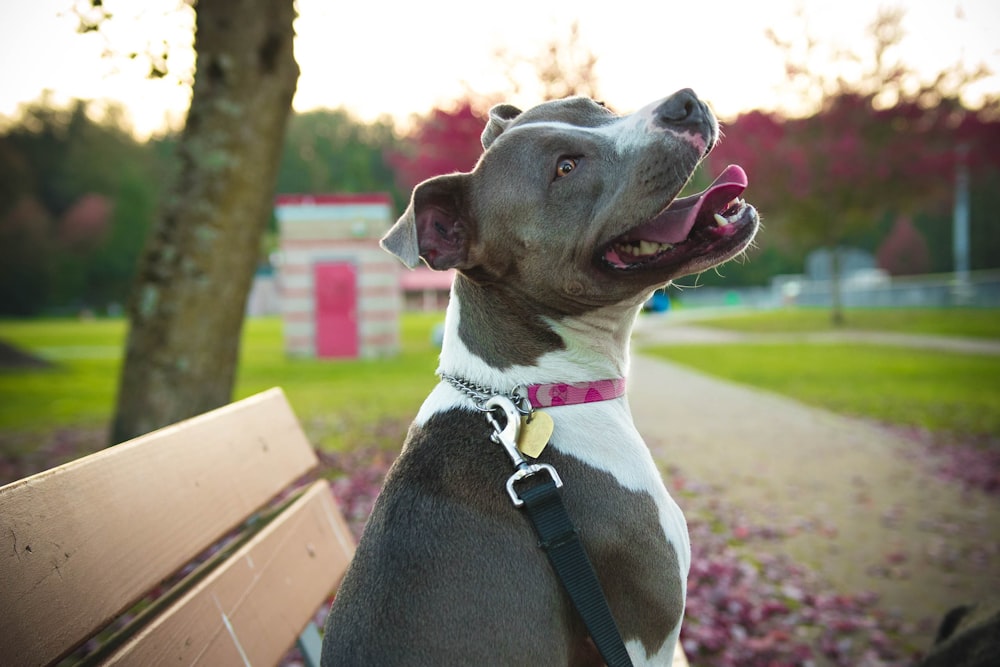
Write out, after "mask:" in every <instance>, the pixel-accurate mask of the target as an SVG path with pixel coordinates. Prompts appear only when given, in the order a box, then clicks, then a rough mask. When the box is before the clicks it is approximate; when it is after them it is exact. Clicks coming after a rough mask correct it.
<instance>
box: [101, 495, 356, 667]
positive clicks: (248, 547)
mask: <svg viewBox="0 0 1000 667" xmlns="http://www.w3.org/2000/svg"><path fill="white" fill-rule="evenodd" d="M353 553H354V538H353V536H352V535H351V531H350V529H349V528H348V527H347V524H346V523H345V522H344V519H343V517H342V516H341V514H340V510H339V509H338V508H337V506H336V504H335V502H334V500H333V496H332V495H331V492H330V486H329V484H328V483H327V482H325V481H323V480H320V481H317V482H314V483H313V484H312V486H310V487H309V489H308V491H307V492H306V493H305V494H303V496H302V497H300V498H298V499H297V500H296V501H295V503H294V504H293V505H292V506H291V507H289V508H288V509H287V510H285V511H284V512H282V513H281V514H280V515H279V516H278V518H277V519H275V520H274V521H273V522H272V523H270V524H269V525H268V526H267V527H266V528H264V530H262V531H261V532H260V533H258V534H257V535H255V536H254V538H253V539H252V540H250V542H248V543H247V544H245V545H243V546H242V547H241V548H240V549H239V550H237V551H236V553H234V554H233V555H232V556H231V557H230V558H229V559H228V560H226V562H225V564H224V565H222V566H220V567H219V568H217V569H215V570H213V571H212V573H211V574H210V575H209V576H208V577H206V578H205V579H204V580H203V581H201V582H199V583H198V585H197V586H195V588H193V589H192V590H191V591H189V592H188V593H187V594H186V595H185V596H184V597H182V598H181V599H179V600H178V601H177V602H176V603H174V605H173V606H172V607H171V608H170V609H168V610H166V611H165V612H163V613H161V614H160V615H159V616H158V617H157V619H156V620H155V621H154V622H153V623H152V624H150V626H149V627H147V628H145V629H144V630H143V631H142V632H140V633H139V634H138V635H137V636H136V637H134V638H133V639H132V641H131V642H130V643H128V644H126V645H124V646H123V647H122V648H121V649H120V650H119V651H118V652H117V653H116V654H114V655H113V656H112V657H111V658H110V659H109V660H108V662H107V663H106V664H109V665H143V666H144V667H145V666H151V665H198V664H200V665H206V666H211V667H214V666H216V665H241V664H247V663H248V661H249V663H250V664H254V665H273V664H276V663H277V662H278V660H279V659H280V658H281V657H282V656H283V655H284V654H285V652H286V651H287V650H288V647H289V646H291V645H292V644H293V643H294V642H295V638H296V637H297V636H298V635H299V633H300V632H301V631H302V628H303V627H304V626H305V625H306V623H307V621H308V620H309V619H310V617H311V616H312V614H313V613H314V612H315V611H316V610H317V609H319V608H320V606H321V605H322V604H323V602H324V600H325V599H326V597H327V595H328V594H329V592H330V591H331V590H332V589H333V588H334V587H335V586H336V585H337V584H338V583H339V582H340V579H341V577H342V576H343V573H344V571H345V570H346V569H347V565H348V563H350V559H351V556H352V555H353ZM250 658H252V659H250Z"/></svg>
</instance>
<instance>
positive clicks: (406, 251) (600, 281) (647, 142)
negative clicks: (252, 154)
mask: <svg viewBox="0 0 1000 667" xmlns="http://www.w3.org/2000/svg"><path fill="white" fill-rule="evenodd" d="M717 139H718V126H717V124H716V121H715V118H714V116H713V115H712V113H711V111H710V110H709V109H708V107H707V106H706V105H705V104H703V103H702V102H701V101H700V100H699V99H698V98H697V97H695V95H694V94H693V93H692V92H691V91H688V90H683V91H680V92H678V93H675V94H674V95H672V96H670V97H667V98H664V99H662V100H658V101H657V102H654V103H653V104H650V105H648V106H647V107H645V108H643V109H641V110H639V111H637V112H635V113H633V114H630V115H626V116H618V115H616V114H614V113H612V112H611V111H609V110H608V109H606V108H605V107H603V106H602V105H600V104H598V103H595V102H593V101H592V100H589V99H586V98H569V99H565V100H559V101H554V102H547V103H545V104H542V105H540V106H537V107H534V108H532V109H529V110H528V111H525V112H522V111H520V110H519V109H517V108H516V107H513V106H511V105H506V104H503V105H498V106H495V107H494V108H493V109H492V110H491V111H490V118H489V121H488V123H487V125H486V128H485V130H484V131H483V133H482V143H483V148H484V153H483V155H482V157H481V158H480V160H479V162H478V164H477V165H476V167H475V168H474V169H473V170H472V172H470V173H459V174H450V175H445V176H439V177H436V178H432V179H430V180H428V181H425V182H423V183H421V184H420V185H418V186H417V187H416V188H415V189H414V191H413V196H412V199H411V201H410V205H409V206H408V208H407V209H406V211H405V212H404V214H403V215H402V217H401V218H400V219H399V221H398V222H397V223H396V224H395V225H394V226H393V228H392V229H391V230H390V231H389V233H388V234H387V235H386V236H385V238H384V239H383V240H382V245H383V247H384V248H385V249H386V250H388V251H390V252H392V253H393V254H395V255H396V256H397V257H399V258H400V259H401V260H402V261H403V262H404V263H405V264H406V265H407V266H410V267H411V268H412V267H414V266H416V265H417V264H418V263H419V262H420V260H421V259H423V261H424V262H426V263H427V265H428V266H430V267H431V268H433V269H449V268H455V269H458V270H459V271H460V272H461V273H463V274H464V275H466V276H468V277H469V278H470V279H472V280H473V281H475V282H477V283H480V284H489V283H494V284H500V283H503V284H506V285H511V284H516V285H517V286H518V288H519V289H520V290H522V291H523V292H524V293H525V294H536V295H540V299H543V300H544V301H545V302H546V303H547V304H549V305H550V306H552V305H554V304H561V305H557V306H556V307H557V309H558V310H560V311H562V312H566V313H569V312H579V311H581V310H586V309H590V308H594V307H599V306H602V305H607V304H610V303H618V302H621V301H623V300H627V299H630V298H633V299H634V298H643V297H644V296H645V295H646V294H648V292H649V290H650V289H652V288H654V287H658V286H661V285H663V284H665V283H667V282H669V281H670V280H672V279H674V278H677V277H680V276H683V275H688V274H691V273H696V272H699V271H703V270H705V269H708V268H710V267H712V266H715V265H717V264H719V263H721V262H724V261H726V260H728V259H730V258H732V257H733V256H735V255H737V254H738V253H740V252H742V251H743V250H744V249H745V248H746V247H747V245H749V243H750V242H751V240H752V239H753V236H754V234H755V233H756V230H757V227H758V217H757V213H756V211H755V210H754V209H753V207H752V206H749V205H747V204H745V203H744V202H743V201H742V200H741V199H740V195H741V194H742V193H743V190H744V189H745V188H746V185H747V181H746V175H745V174H744V173H743V170H742V169H740V168H739V167H736V166H732V167H729V168H727V169H726V170H725V171H724V172H723V174H722V175H721V176H719V178H717V179H716V181H715V182H714V183H713V184H712V185H711V186H710V187H709V188H708V189H706V190H705V191H704V192H702V193H700V194H697V195H693V196H691V197H685V198H682V199H677V195H678V193H679V192H680V191H681V188H682V187H683V186H684V185H685V183H687V181H688V180H689V179H690V177H691V174H692V173H693V172H694V169H695V168H696V167H697V165H698V163H699V162H700V161H701V160H702V158H704V157H705V155H706V154H707V153H708V152H709V151H710V150H711V149H712V147H713V146H714V144H715V142H716V141H717Z"/></svg>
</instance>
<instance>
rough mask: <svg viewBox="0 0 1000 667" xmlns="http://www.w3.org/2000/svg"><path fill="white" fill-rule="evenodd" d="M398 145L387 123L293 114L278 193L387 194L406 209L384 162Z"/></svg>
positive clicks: (323, 113)
mask: <svg viewBox="0 0 1000 667" xmlns="http://www.w3.org/2000/svg"><path fill="white" fill-rule="evenodd" d="M398 143H399V140H398V138H397V136H396V128H395V125H394V123H393V121H392V120H391V119H390V118H388V117H387V118H383V119H379V120H376V121H375V122H373V123H364V122H362V121H360V120H358V119H357V118H355V117H353V116H352V115H351V113H350V112H349V111H347V110H345V109H321V110H315V111H308V112H305V113H298V114H294V115H293V116H292V117H291V118H290V120H289V124H288V131H287V133H286V138H285V143H284V148H283V151H282V156H281V167H280V169H279V171H278V185H277V190H278V192H284V193H300V192H301V193H306V192H352V193H361V192H389V193H390V194H392V195H393V196H394V198H395V200H396V202H397V204H400V207H401V208H402V205H403V204H404V203H405V200H404V199H403V197H402V195H401V194H400V192H399V191H398V190H397V188H396V186H395V182H394V177H395V174H394V173H393V170H392V168H391V166H390V165H389V164H388V161H387V159H386V156H387V155H389V154H391V153H392V152H393V151H395V150H397V145H398Z"/></svg>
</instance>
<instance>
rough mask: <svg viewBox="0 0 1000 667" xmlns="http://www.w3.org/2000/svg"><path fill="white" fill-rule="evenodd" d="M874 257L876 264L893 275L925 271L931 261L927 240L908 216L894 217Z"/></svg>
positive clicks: (914, 273)
mask: <svg viewBox="0 0 1000 667" xmlns="http://www.w3.org/2000/svg"><path fill="white" fill-rule="evenodd" d="M876 258H877V259H878V265H879V266H880V267H881V268H883V269H885V270H886V271H888V272H889V273H890V274H892V275H894V276H903V275H916V274H921V273H927V271H928V270H929V268H930V263H931V256H930V251H929V249H928V248H927V241H926V239H924V236H923V234H921V233H920V230H918V229H917V228H916V227H915V226H914V224H913V220H911V219H910V218H909V217H908V216H902V217H899V218H897V219H896V223H895V224H894V225H893V226H892V231H891V232H889V235H888V236H887V237H886V239H885V241H883V242H882V245H880V246H879V249H878V252H877V253H876Z"/></svg>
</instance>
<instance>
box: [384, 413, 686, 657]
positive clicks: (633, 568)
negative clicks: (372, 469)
mask: <svg viewBox="0 0 1000 667" xmlns="http://www.w3.org/2000/svg"><path fill="white" fill-rule="evenodd" d="M548 413H549V414H550V415H551V416H552V417H553V421H554V432H553V437H552V442H551V444H550V445H549V446H548V447H547V448H546V449H545V450H544V451H543V452H542V453H541V455H540V457H539V458H538V460H539V461H540V462H543V463H549V464H551V465H552V466H554V467H555V468H556V470H557V471H558V473H559V475H560V476H561V477H562V479H563V482H564V486H563V489H562V497H563V501H564V504H565V505H566V508H567V511H568V512H569V514H570V516H571V518H572V520H573V522H574V523H575V525H576V526H577V528H578V529H579V531H580V535H581V539H582V540H583V542H584V545H585V547H586V549H587V552H588V555H589V556H590V559H591V561H592V562H593V563H594V566H595V569H596V570H597V572H598V576H599V578H600V579H601V582H602V586H603V587H604V589H605V593H606V595H607V597H608V600H609V603H610V604H611V606H612V608H613V609H614V613H615V616H616V620H617V621H618V623H619V626H620V627H621V629H622V632H623V636H625V638H626V639H631V640H633V641H639V642H640V643H641V644H642V645H643V647H644V650H645V651H646V652H648V653H655V652H656V651H657V650H659V649H660V647H661V646H662V644H663V642H664V639H665V636H666V635H665V633H666V632H668V631H669V630H670V629H671V628H674V627H676V625H677V623H678V622H679V620H680V616H681V614H682V611H683V606H684V598H685V594H686V578H687V572H688V567H689V563H690V547H689V543H688V536H687V527H686V524H685V522H684V517H683V515H682V513H681V511H680V509H679V508H678V507H677V505H676V504H675V503H674V502H673V500H672V499H671V498H670V496H669V494H668V493H667V491H666V489H665V488H664V486H663V483H662V480H661V478H660V474H659V472H658V470H657V469H656V466H655V464H654V463H653V460H652V457H651V456H650V454H649V450H648V449H647V448H646V446H645V444H644V443H643V442H642V439H641V438H640V437H639V435H638V433H637V432H636V431H635V429H634V427H633V426H632V424H631V420H630V419H628V410H627V405H625V404H624V401H620V402H617V401H606V402H604V403H602V404H599V405H581V406H561V407H559V408H552V409H549V410H548ZM490 430H491V429H490V427H489V426H488V425H487V422H486V418H485V416H484V415H482V414H481V413H477V412H475V411H471V410H469V409H459V408H455V407H451V408H449V409H445V410H443V411H439V412H436V413H434V414H433V415H430V416H429V417H428V419H427V420H426V421H425V422H422V423H421V422H419V421H418V425H416V426H415V427H414V431H413V432H412V433H411V438H410V441H409V444H408V445H407V450H411V448H416V447H421V448H424V451H421V452H418V451H412V450H411V451H407V452H405V453H404V455H409V456H413V457H419V458H421V459H427V458H434V459H435V460H437V461H439V462H441V463H442V464H443V465H445V466H447V467H450V468H451V473H450V474H449V479H451V480H452V481H453V483H454V487H453V488H450V489H449V488H443V487H440V486H436V485H435V488H433V489H430V488H428V490H429V491H432V492H433V493H434V494H435V495H446V494H451V493H457V494H459V495H460V496H462V497H461V498H456V500H457V501H458V502H459V503H461V504H463V505H465V506H471V507H474V508H477V509H476V510H475V511H476V512H477V513H480V514H481V515H482V516H484V517H491V519H490V520H491V521H493V520H500V521H501V522H504V523H507V522H511V524H512V525H516V524H518V523H525V522H526V519H525V518H524V517H522V516H520V512H519V510H517V509H516V508H515V507H514V506H513V504H512V503H511V501H510V499H509V498H508V497H507V494H506V493H505V491H504V483H505V482H506V479H507V477H508V476H509V475H510V474H511V473H512V472H513V467H512V465H511V463H510V460H509V459H508V458H507V456H506V454H505V453H504V452H503V450H502V448H501V446H500V445H498V444H494V443H493V442H491V441H490V438H489V434H490ZM430 443H434V444H433V445H431V444H430ZM439 448H440V449H439ZM430 449H434V450H435V451H436V453H435V454H434V456H433V457H429V456H428V455H429V454H430ZM426 481H427V480H426V478H425V483H426ZM443 481H444V480H442V482H443ZM515 534H516V531H515V532H512V533H511V538H512V539H514V537H515ZM524 536H525V535H524V533H520V534H519V535H517V538H518V539H523V538H524ZM528 539H531V538H530V536H529V537H528Z"/></svg>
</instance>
